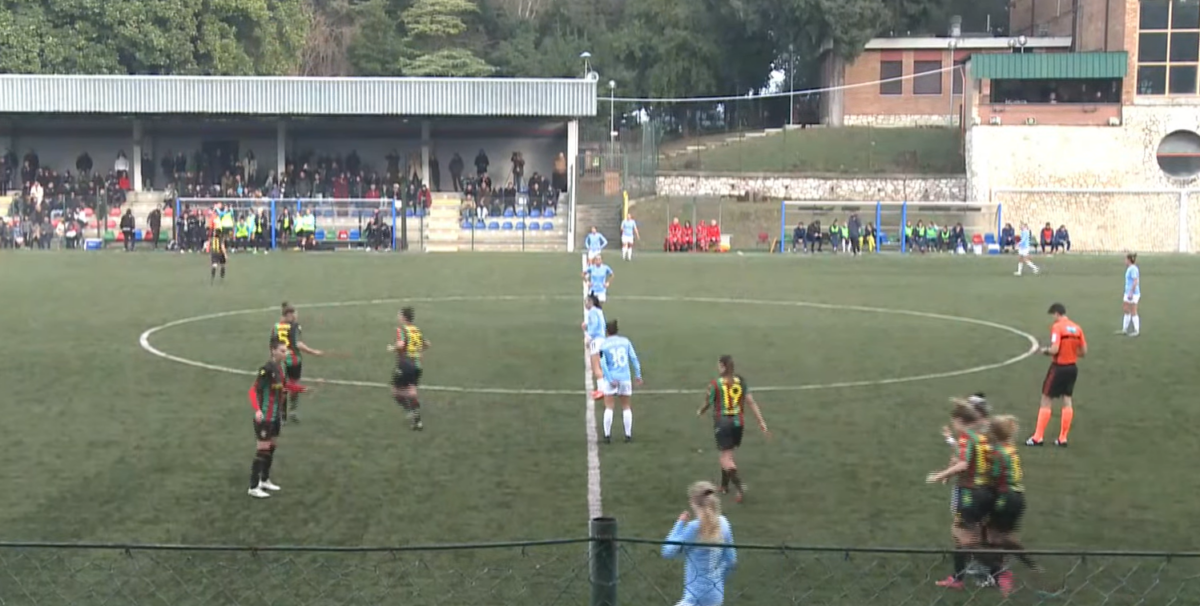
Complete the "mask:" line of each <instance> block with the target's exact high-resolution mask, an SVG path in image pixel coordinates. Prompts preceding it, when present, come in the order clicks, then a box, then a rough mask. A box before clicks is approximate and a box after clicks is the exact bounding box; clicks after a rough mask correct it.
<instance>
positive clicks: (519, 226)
mask: <svg viewBox="0 0 1200 606" xmlns="http://www.w3.org/2000/svg"><path fill="white" fill-rule="evenodd" d="M524 229H525V222H524V221H517V231H522V230H524Z"/></svg>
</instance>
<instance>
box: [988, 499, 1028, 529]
mask: <svg viewBox="0 0 1200 606" xmlns="http://www.w3.org/2000/svg"><path fill="white" fill-rule="evenodd" d="M1024 515H1025V494H1024V493H1021V492H1003V493H1000V494H998V495H996V499H995V503H994V505H993V506H992V515H991V517H989V518H988V528H990V529H992V530H993V531H995V532H1002V533H1005V534H1007V533H1010V532H1014V531H1016V530H1017V528H1018V527H1020V525H1021V516H1024Z"/></svg>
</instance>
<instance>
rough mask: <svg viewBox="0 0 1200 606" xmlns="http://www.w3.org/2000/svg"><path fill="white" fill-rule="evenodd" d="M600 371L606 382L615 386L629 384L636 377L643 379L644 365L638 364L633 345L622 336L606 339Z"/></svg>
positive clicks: (602, 350) (601, 352)
mask: <svg viewBox="0 0 1200 606" xmlns="http://www.w3.org/2000/svg"><path fill="white" fill-rule="evenodd" d="M630 369H632V372H633V374H632V375H630ZM600 370H601V371H603V373H604V380H605V381H608V382H609V383H610V384H613V385H616V384H619V383H629V382H630V381H632V380H633V378H634V377H636V378H638V379H640V378H642V364H641V363H640V362H638V357H637V352H636V351H634V350H633V343H630V342H629V339H626V338H625V337H622V336H620V335H613V336H611V337H607V338H605V339H604V345H601V346H600Z"/></svg>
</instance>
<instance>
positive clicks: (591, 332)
mask: <svg viewBox="0 0 1200 606" xmlns="http://www.w3.org/2000/svg"><path fill="white" fill-rule="evenodd" d="M583 321H584V325H585V327H584V332H585V333H586V334H587V337H588V339H599V338H601V337H603V336H604V311H603V310H602V309H600V308H599V307H593V308H591V309H588V310H585V311H584V312H583Z"/></svg>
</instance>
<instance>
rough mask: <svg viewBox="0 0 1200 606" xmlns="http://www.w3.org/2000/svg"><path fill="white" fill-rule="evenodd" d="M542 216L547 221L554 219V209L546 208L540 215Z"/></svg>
mask: <svg viewBox="0 0 1200 606" xmlns="http://www.w3.org/2000/svg"><path fill="white" fill-rule="evenodd" d="M542 216H543V217H545V218H547V219H553V218H554V209H553V208H547V209H546V212H544V213H542Z"/></svg>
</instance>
